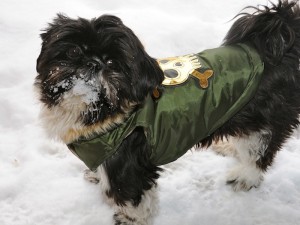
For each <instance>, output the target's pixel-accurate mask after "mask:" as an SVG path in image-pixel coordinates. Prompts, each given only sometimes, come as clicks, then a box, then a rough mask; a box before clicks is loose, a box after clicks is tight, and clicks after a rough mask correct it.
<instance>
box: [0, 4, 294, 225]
mask: <svg viewBox="0 0 300 225" xmlns="http://www.w3.org/2000/svg"><path fill="white" fill-rule="evenodd" d="M258 3H261V4H267V1H266V0H263V1H259V0H240V1H236V0H226V1H224V0H214V1H204V0H198V1H195V0H186V1H181V0H165V1H150V0H144V1H137V0H127V1H122V0H108V1H103V0H101V1H100V0H72V1H70V0H66V1H61V0H43V1H34V0H23V1H17V0H1V1H0V51H1V55H0V57H1V58H0V59H1V60H0V76H1V81H0V224H1V225H99V224H103V225H110V224H113V222H112V215H113V211H112V210H111V209H110V208H109V206H107V205H106V204H105V203H104V201H103V199H102V197H101V192H100V190H99V187H98V186H97V185H94V184H92V183H88V182H86V181H85V180H84V179H83V170H84V169H85V166H84V165H83V163H82V162H80V161H79V160H78V159H77V158H76V157H75V156H74V155H72V153H70V152H69V151H68V150H67V148H66V147H65V146H64V145H63V144H61V143H57V142H55V141H51V140H49V139H47V138H46V135H45V134H44V132H43V130H42V129H41V127H40V125H39V122H38V119H37V118H38V111H39V105H38V101H37V100H36V96H35V95H34V94H33V88H32V84H33V82H34V78H35V76H36V71H35V63H36V58H37V57H38V54H39V51H40V44H41V41H40V39H39V36H38V35H39V33H41V30H42V29H43V28H45V26H46V25H47V23H48V22H51V19H52V18H53V17H54V16H55V14H56V13H58V12H63V13H65V14H67V15H69V16H71V17H77V16H81V17H86V18H93V17H97V16H100V15H102V14H114V15H117V16H119V17H121V18H122V20H123V21H124V23H125V24H126V25H128V26H129V27H131V28H132V30H133V31H134V32H135V33H136V34H137V35H138V36H139V37H140V39H141V40H142V42H143V44H144V45H145V47H146V49H147V50H148V52H149V54H150V55H152V56H153V57H157V58H162V57H168V56H175V55H184V54H189V53H194V52H199V51H201V50H203V49H205V48H211V47H216V46H218V45H219V44H220V43H221V41H222V38H223V37H224V36H225V34H226V31H227V30H228V28H229V27H230V25H231V24H232V21H230V20H231V19H232V18H233V17H234V16H235V15H236V14H237V13H238V12H239V11H240V10H241V9H242V8H243V7H245V6H247V5H257V4H258ZM79 87H80V86H79ZM82 90H84V89H82ZM234 163H235V159H233V158H230V157H222V156H219V155H216V154H214V153H213V152H211V151H201V152H193V153H191V152H189V153H187V154H186V155H185V156H184V157H182V158H181V159H179V160H178V161H176V162H174V163H171V164H169V165H167V166H166V172H165V173H164V174H163V175H162V177H161V179H160V180H159V186H160V190H159V196H160V214H159V215H158V217H157V218H156V219H155V225H169V224H170V225H211V224H213V225H241V224H242V225H283V224H284V225H300V132H299V131H298V132H295V134H294V135H293V137H291V138H290V139H289V141H288V142H287V143H286V144H285V146H284V147H283V150H282V151H281V152H280V153H279V154H278V156H277V158H276V160H275V163H274V166H273V167H272V168H271V169H270V170H269V171H268V173H267V174H266V175H265V180H264V182H263V183H262V185H261V187H259V188H257V189H252V190H250V191H249V192H238V193H235V192H233V191H232V190H231V188H230V187H228V186H227V185H226V184H225V177H226V171H227V170H228V169H230V168H232V166H234Z"/></svg>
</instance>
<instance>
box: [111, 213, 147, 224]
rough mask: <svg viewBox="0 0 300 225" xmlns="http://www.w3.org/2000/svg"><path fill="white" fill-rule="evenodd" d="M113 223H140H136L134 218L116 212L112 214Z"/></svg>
mask: <svg viewBox="0 0 300 225" xmlns="http://www.w3.org/2000/svg"><path fill="white" fill-rule="evenodd" d="M114 220H115V225H142V224H140V223H137V221H136V219H134V218H130V217H129V216H127V215H125V214H123V213H121V212H118V213H115V214H114Z"/></svg>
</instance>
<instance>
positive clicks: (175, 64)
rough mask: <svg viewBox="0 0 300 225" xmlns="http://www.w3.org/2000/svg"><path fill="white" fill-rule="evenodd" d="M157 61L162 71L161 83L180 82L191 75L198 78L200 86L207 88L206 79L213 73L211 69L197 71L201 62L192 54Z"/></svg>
mask: <svg viewBox="0 0 300 225" xmlns="http://www.w3.org/2000/svg"><path fill="white" fill-rule="evenodd" d="M157 61H158V64H159V66H160V67H161V69H162V70H163V71H164V75H165V79H164V81H163V83H162V84H163V85H167V86H168V85H178V84H182V83H184V82H185V81H186V80H187V79H188V78H189V76H190V75H192V76H194V77H196V78H197V79H199V84H200V86H201V87H202V88H207V87H208V79H209V78H210V77H211V76H212V75H213V71H212V70H209V69H207V70H204V72H203V73H202V72H199V69H200V68H201V63H200V61H199V59H198V57H197V56H196V55H194V54H190V55H184V56H178V57H170V58H164V59H158V60H157ZM197 69H198V70H197ZM201 69H202V68H201Z"/></svg>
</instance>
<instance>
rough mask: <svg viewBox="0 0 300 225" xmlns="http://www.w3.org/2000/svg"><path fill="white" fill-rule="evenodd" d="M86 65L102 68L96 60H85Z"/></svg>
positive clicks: (91, 67)
mask: <svg viewBox="0 0 300 225" xmlns="http://www.w3.org/2000/svg"><path fill="white" fill-rule="evenodd" d="M86 65H87V66H88V67H90V69H94V70H101V68H102V65H101V62H98V61H96V60H90V61H88V62H87V64H86Z"/></svg>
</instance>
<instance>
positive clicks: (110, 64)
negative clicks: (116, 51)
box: [106, 59, 114, 66]
mask: <svg viewBox="0 0 300 225" xmlns="http://www.w3.org/2000/svg"><path fill="white" fill-rule="evenodd" d="M106 65H107V66H113V65H114V61H113V60H112V59H107V60H106Z"/></svg>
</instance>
